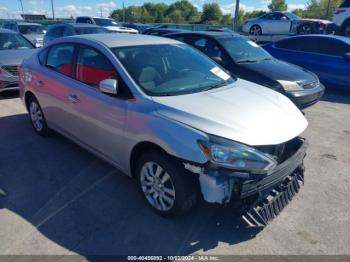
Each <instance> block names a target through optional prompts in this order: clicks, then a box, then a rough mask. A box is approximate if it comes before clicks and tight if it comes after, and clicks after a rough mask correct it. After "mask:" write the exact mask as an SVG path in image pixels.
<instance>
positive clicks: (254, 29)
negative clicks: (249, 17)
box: [249, 25, 262, 35]
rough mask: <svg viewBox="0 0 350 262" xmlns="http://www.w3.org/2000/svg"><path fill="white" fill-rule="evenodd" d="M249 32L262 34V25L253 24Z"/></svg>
mask: <svg viewBox="0 0 350 262" xmlns="http://www.w3.org/2000/svg"><path fill="white" fill-rule="evenodd" d="M249 33H250V34H251V35H261V34H262V30H261V27H260V26H258V25H253V26H252V27H251V28H250V31H249Z"/></svg>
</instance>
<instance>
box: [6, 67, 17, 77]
mask: <svg viewBox="0 0 350 262" xmlns="http://www.w3.org/2000/svg"><path fill="white" fill-rule="evenodd" d="M2 68H3V69H4V70H6V71H7V72H9V73H10V74H11V75H14V76H18V72H17V66H16V65H15V66H2Z"/></svg>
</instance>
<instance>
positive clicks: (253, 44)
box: [248, 41, 259, 47]
mask: <svg viewBox="0 0 350 262" xmlns="http://www.w3.org/2000/svg"><path fill="white" fill-rule="evenodd" d="M248 43H249V44H250V45H251V46H252V47H259V45H258V44H257V43H255V42H253V41H248Z"/></svg>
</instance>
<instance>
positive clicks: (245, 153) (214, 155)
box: [198, 136, 277, 173]
mask: <svg viewBox="0 0 350 262" xmlns="http://www.w3.org/2000/svg"><path fill="white" fill-rule="evenodd" d="M198 143H199V146H200V148H201V149H202V151H203V153H204V154H205V156H206V157H207V158H208V160H210V161H211V162H212V163H214V164H216V165H218V166H222V167H226V168H229V169H235V170H241V171H250V172H254V173H267V171H268V170H270V169H272V168H274V167H275V166H276V164H277V163H276V161H275V160H274V159H272V158H270V157H269V156H268V155H266V154H264V153H262V152H260V151H258V150H256V149H254V148H251V147H248V146H246V145H243V144H240V143H237V142H234V141H230V140H226V139H223V138H218V137H212V136H211V137H210V142H209V143H208V142H202V141H199V142H198Z"/></svg>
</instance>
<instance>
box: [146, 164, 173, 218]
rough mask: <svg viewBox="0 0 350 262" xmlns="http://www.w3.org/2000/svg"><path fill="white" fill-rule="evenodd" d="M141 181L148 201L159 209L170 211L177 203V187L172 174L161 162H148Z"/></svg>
mask: <svg viewBox="0 0 350 262" xmlns="http://www.w3.org/2000/svg"><path fill="white" fill-rule="evenodd" d="M140 182H141V187H142V191H143V193H144V194H145V197H146V199H147V201H148V202H149V203H150V204H151V205H152V206H153V207H154V208H155V209H157V210H158V211H163V212H165V211H168V210H170V209H171V208H172V207H173V206H174V203H175V187H174V184H173V182H172V180H171V177H170V175H169V174H168V173H167V172H166V170H164V169H163V168H162V167H161V166H160V165H159V164H157V163H155V162H146V163H145V164H144V165H143V166H142V168H141V174H140Z"/></svg>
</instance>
